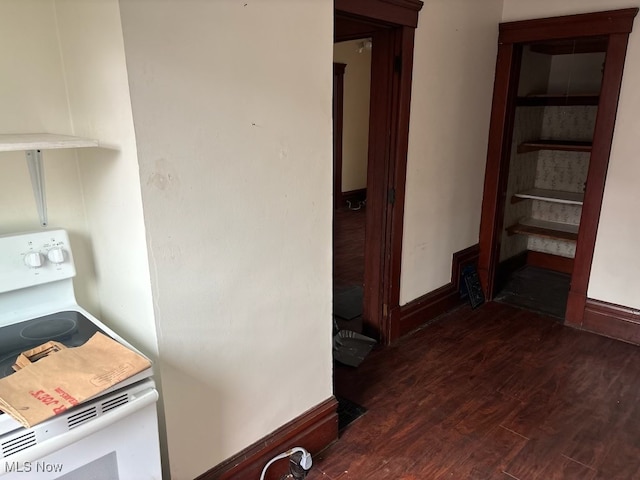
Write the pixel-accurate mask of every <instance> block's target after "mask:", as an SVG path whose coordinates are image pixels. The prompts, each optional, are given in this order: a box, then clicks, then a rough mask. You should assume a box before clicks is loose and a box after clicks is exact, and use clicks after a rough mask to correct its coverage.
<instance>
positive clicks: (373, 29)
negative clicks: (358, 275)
mask: <svg viewBox="0 0 640 480" xmlns="http://www.w3.org/2000/svg"><path fill="white" fill-rule="evenodd" d="M421 7H422V2H421V1H419V0H407V1H406V2H402V3H401V4H400V3H398V4H396V3H389V2H386V1H384V0H371V1H367V2H360V1H357V2H353V1H351V0H336V2H335V4H334V42H341V41H347V40H354V39H358V40H362V39H370V40H371V45H372V50H371V87H370V110H369V120H368V131H369V135H368V149H367V168H366V170H367V173H366V175H367V176H366V208H365V209H364V212H363V213H364V223H365V225H366V227H365V233H364V255H363V256H364V261H363V263H364V265H363V291H362V316H361V319H362V331H363V333H364V334H365V335H368V336H370V337H373V338H375V339H376V340H378V341H379V342H380V343H382V344H389V343H391V342H392V341H393V340H395V339H396V338H398V337H399V332H400V329H399V301H400V265H401V254H402V222H403V214H404V185H405V176H406V162H407V149H408V141H409V105H410V101H411V72H412V70H413V42H414V34H415V28H416V27H417V23H418V12H419V11H420V9H421ZM365 48H366V47H365ZM334 191H336V192H337V190H334Z"/></svg>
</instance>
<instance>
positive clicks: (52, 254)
mask: <svg viewBox="0 0 640 480" xmlns="http://www.w3.org/2000/svg"><path fill="white" fill-rule="evenodd" d="M47 258H48V259H49V261H50V262H51V263H55V264H56V265H59V264H61V263H64V250H63V249H62V248H60V247H55V248H52V249H51V250H49V251H48V252H47Z"/></svg>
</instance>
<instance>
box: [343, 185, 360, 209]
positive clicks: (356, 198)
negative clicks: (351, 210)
mask: <svg viewBox="0 0 640 480" xmlns="http://www.w3.org/2000/svg"><path fill="white" fill-rule="evenodd" d="M341 197H342V200H341V202H340V205H341V206H343V207H346V206H348V203H347V201H349V202H351V206H352V207H357V206H358V202H364V201H365V200H366V199H367V189H366V188H360V189H358V190H349V191H348V192H342V196H341Z"/></svg>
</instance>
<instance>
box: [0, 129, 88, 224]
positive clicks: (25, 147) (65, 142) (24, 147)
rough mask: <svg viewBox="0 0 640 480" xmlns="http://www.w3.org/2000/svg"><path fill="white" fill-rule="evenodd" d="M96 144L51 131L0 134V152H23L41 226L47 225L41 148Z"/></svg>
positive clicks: (82, 146) (85, 139) (79, 146)
mask: <svg viewBox="0 0 640 480" xmlns="http://www.w3.org/2000/svg"><path fill="white" fill-rule="evenodd" d="M98 146H99V144H98V141H97V140H92V139H90V138H82V137H73V136H70V135H55V134H51V133H22V134H0V152H17V151H24V152H25V156H26V159H27V166H28V167H29V175H30V176H31V185H32V186H33V195H34V197H35V200H36V207H37V208H38V216H39V217H40V224H41V225H42V226H43V227H44V226H46V225H47V223H48V220H47V202H46V197H45V188H44V170H43V167H42V150H53V149H59V148H85V147H98Z"/></svg>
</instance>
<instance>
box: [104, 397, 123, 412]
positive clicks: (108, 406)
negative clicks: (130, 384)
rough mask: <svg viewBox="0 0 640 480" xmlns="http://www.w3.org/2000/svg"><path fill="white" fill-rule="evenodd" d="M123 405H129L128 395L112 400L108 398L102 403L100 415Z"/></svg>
mask: <svg viewBox="0 0 640 480" xmlns="http://www.w3.org/2000/svg"><path fill="white" fill-rule="evenodd" d="M125 403H129V395H127V394H126V393H123V394H122V395H118V396H117V397H114V398H110V399H109V400H107V401H106V402H102V413H106V412H108V411H109V410H113V409H114V408H118V407H119V406H120V405H124V404H125Z"/></svg>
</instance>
